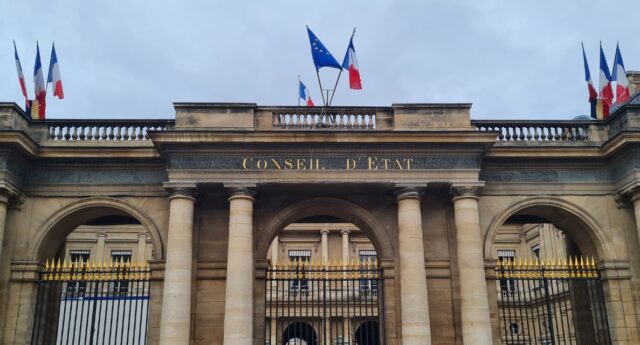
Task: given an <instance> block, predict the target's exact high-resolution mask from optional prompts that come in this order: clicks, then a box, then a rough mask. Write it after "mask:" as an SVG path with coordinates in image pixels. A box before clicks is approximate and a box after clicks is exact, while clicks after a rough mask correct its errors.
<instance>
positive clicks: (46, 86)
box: [43, 42, 55, 97]
mask: <svg viewBox="0 0 640 345" xmlns="http://www.w3.org/2000/svg"><path fill="white" fill-rule="evenodd" d="M53 44H55V42H54V43H53ZM51 47H53V45H51ZM51 49H52V51H53V48H51ZM43 72H44V71H43ZM49 73H51V57H49V72H48V73H47V79H46V80H45V81H44V96H45V97H47V91H49Z"/></svg>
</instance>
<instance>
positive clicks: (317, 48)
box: [307, 27, 342, 69]
mask: <svg viewBox="0 0 640 345" xmlns="http://www.w3.org/2000/svg"><path fill="white" fill-rule="evenodd" d="M307 32H308V33H309V43H310V44H311V56H312V57H313V64H314V65H316V69H320V68H321V67H332V68H337V69H342V65H340V64H339V63H338V61H337V60H336V58H334V57H333V55H331V53H330V52H329V50H328V49H327V47H325V46H324V44H322V42H320V40H319V39H318V37H317V36H316V35H315V34H314V33H313V32H312V31H311V30H310V29H309V27H307Z"/></svg>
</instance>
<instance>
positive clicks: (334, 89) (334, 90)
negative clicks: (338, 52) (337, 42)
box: [329, 28, 356, 106]
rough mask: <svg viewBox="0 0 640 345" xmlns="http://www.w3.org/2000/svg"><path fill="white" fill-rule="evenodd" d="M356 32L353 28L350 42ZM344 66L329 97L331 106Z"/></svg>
mask: <svg viewBox="0 0 640 345" xmlns="http://www.w3.org/2000/svg"><path fill="white" fill-rule="evenodd" d="M355 34H356V28H353V32H352V33H351V38H349V42H351V40H353V35H355ZM347 54H349V47H348V46H347ZM343 69H344V67H343V68H340V72H338V78H336V84H335V85H334V86H333V93H331V98H330V99H329V106H330V105H331V102H332V101H333V96H334V95H335V94H336V88H338V81H340V76H341V75H342V70H343Z"/></svg>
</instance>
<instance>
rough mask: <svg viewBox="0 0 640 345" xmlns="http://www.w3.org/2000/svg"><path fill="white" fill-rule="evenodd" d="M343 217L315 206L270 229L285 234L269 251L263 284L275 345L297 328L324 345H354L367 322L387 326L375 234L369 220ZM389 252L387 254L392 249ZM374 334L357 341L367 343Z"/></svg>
mask: <svg viewBox="0 0 640 345" xmlns="http://www.w3.org/2000/svg"><path fill="white" fill-rule="evenodd" d="M307 206H310V205H309V204H307ZM349 207H353V206H352V205H350V206H349ZM338 209H340V208H337V207H336V203H335V202H332V203H331V204H324V205H323V206H320V205H318V204H315V205H313V206H310V207H304V208H301V209H297V210H298V211H299V212H292V213H289V214H286V216H285V217H282V218H280V219H279V221H277V222H274V223H273V225H272V226H273V228H272V229H278V228H279V230H278V231H275V232H274V233H273V234H274V236H272V237H271V238H272V240H271V241H270V244H269V246H268V247H267V248H266V250H265V251H264V253H265V254H264V255H265V256H264V257H265V258H266V259H268V261H269V263H270V265H269V269H268V271H267V282H266V284H265V285H266V292H265V294H266V298H265V299H266V310H265V314H266V315H265V319H266V323H265V339H266V340H267V342H268V343H269V344H287V342H288V341H289V340H288V338H290V337H289V336H288V335H287V334H290V331H289V333H286V331H287V330H289V329H290V328H291V326H287V325H290V324H291V322H293V324H296V325H298V324H300V323H305V324H306V325H309V326H310V327H311V328H314V329H317V330H319V334H318V339H317V341H318V342H319V344H323V345H324V344H340V345H342V344H354V343H355V342H356V337H357V335H356V332H357V329H356V328H357V324H358V323H359V322H362V320H371V321H372V322H373V321H375V322H376V324H378V323H379V322H380V321H381V315H380V314H381V313H380V310H381V308H382V305H383V303H382V298H383V297H382V296H383V294H382V291H381V290H382V286H383V284H382V271H381V269H380V268H379V257H380V255H379V253H380V250H379V247H378V246H377V242H378V241H374V240H373V239H372V238H370V237H369V235H370V234H377V233H376V230H373V227H372V226H371V225H370V224H368V223H367V222H365V221H363V219H366V214H365V215H364V216H362V214H360V216H354V215H353V214H350V213H349V214H346V213H344V212H343V211H344V210H345V209H347V210H348V209H349V208H348V207H347V208H342V209H340V210H341V211H340V212H336V210H338ZM351 209H352V210H353V208H351ZM310 210H312V211H313V212H310ZM287 211H288V210H285V212H287ZM359 211H360V210H359ZM276 218H278V217H276ZM361 226H364V227H366V229H367V230H363V228H361ZM378 239H379V237H378ZM383 251H385V252H386V253H389V252H390V247H386V249H383ZM259 252H260V250H259ZM367 327H368V328H367ZM370 327H372V326H365V328H362V329H361V330H360V333H358V334H360V336H361V337H362V336H365V333H363V332H364V331H365V330H366V331H371V329H370ZM281 335H282V338H279V337H280V336H281ZM367 339H368V338H367ZM375 339H376V340H377V341H379V336H378V338H375ZM302 341H305V342H306V341H307V339H302ZM296 344H297V343H296ZM300 344H304V343H302V342H301V343H300ZM363 344H366V343H363ZM371 344H377V343H371Z"/></svg>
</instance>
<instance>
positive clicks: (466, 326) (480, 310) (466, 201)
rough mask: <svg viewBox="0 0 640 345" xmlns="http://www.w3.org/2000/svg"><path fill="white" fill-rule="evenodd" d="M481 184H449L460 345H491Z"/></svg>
mask: <svg viewBox="0 0 640 345" xmlns="http://www.w3.org/2000/svg"><path fill="white" fill-rule="evenodd" d="M481 187H482V184H480V183H478V184H470V185H453V186H452V188H451V192H452V194H453V207H454V212H455V224H456V244H457V250H458V274H459V277H460V310H461V314H462V315H461V319H462V339H463V342H464V344H478V345H491V344H493V340H492V334H491V316H490V314H489V297H488V294H487V282H486V278H485V274H484V269H485V267H484V255H483V244H482V236H481V234H480V219H479V214H478V192H479V190H480V188H481Z"/></svg>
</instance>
